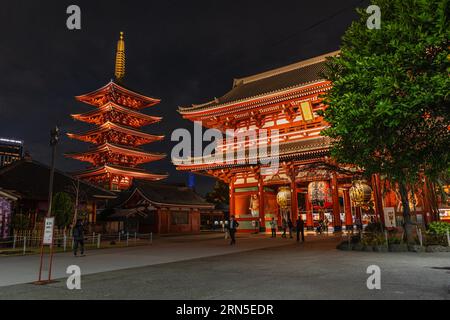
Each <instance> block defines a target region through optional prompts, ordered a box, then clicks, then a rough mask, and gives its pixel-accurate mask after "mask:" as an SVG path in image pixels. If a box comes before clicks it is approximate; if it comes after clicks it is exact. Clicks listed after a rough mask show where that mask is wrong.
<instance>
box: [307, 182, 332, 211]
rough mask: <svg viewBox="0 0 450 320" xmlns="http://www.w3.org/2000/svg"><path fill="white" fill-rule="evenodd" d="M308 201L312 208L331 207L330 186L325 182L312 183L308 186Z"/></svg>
mask: <svg viewBox="0 0 450 320" xmlns="http://www.w3.org/2000/svg"><path fill="white" fill-rule="evenodd" d="M308 197H309V201H310V202H311V204H312V205H313V208H319V209H324V208H329V207H331V206H332V205H333V197H332V195H331V188H330V184H329V183H328V182H326V181H313V182H311V183H310V184H309V185H308Z"/></svg>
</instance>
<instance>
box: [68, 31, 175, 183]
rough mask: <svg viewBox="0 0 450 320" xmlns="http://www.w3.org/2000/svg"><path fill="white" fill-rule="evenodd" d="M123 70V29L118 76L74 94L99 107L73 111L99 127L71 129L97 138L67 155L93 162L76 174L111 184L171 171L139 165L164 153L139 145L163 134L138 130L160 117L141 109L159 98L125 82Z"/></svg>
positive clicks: (87, 139) (83, 136)
mask: <svg viewBox="0 0 450 320" xmlns="http://www.w3.org/2000/svg"><path fill="white" fill-rule="evenodd" d="M124 76H125V44H124V40H123V33H121V35H120V40H119V41H118V45H117V55H116V70H115V80H112V81H111V82H109V83H108V84H107V85H105V86H104V87H102V88H100V89H98V90H96V91H93V92H90V93H87V94H84V95H81V96H77V97H76V99H77V100H78V101H81V102H83V103H86V104H89V105H92V106H94V107H96V109H94V110H92V111H89V112H86V113H83V114H73V115H72V117H73V118H74V119H75V120H79V121H83V122H86V123H90V124H94V125H96V127H95V128H94V129H92V130H89V131H87V132H83V133H78V134H72V133H68V136H69V138H72V139H77V140H80V141H84V142H89V143H92V144H94V146H93V147H92V148H90V149H89V150H87V151H85V152H79V153H69V154H66V156H67V157H70V158H74V159H77V160H80V161H84V162H88V163H90V166H89V167H88V168H86V170H83V171H80V172H77V173H75V176H77V177H79V178H80V179H84V180H88V181H90V182H93V183H96V184H98V185H100V186H102V187H104V188H106V189H109V190H125V189H128V188H129V187H130V186H131V184H132V182H133V179H141V180H150V181H157V180H162V179H165V178H166V177H167V175H160V174H153V173H149V172H147V171H145V170H143V169H141V168H139V167H138V166H139V165H141V164H144V163H148V162H151V161H156V160H160V159H162V158H164V157H165V156H166V155H165V154H160V153H151V152H146V151H144V150H142V149H140V148H139V147H140V146H142V145H145V144H149V143H152V142H155V141H160V140H163V139H164V136H156V135H151V134H147V133H145V132H142V131H141V130H140V129H141V128H142V127H143V126H146V125H150V124H153V123H157V122H159V121H161V119H162V118H160V117H154V116H149V115H146V114H144V113H142V112H141V110H142V109H144V108H148V107H151V106H154V105H156V104H158V103H160V101H161V100H159V99H156V98H151V97H147V96H144V95H142V94H139V93H137V92H134V91H131V90H129V89H127V88H125V87H124V86H123V84H122V80H123V78H124Z"/></svg>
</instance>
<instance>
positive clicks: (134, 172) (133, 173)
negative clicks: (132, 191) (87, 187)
mask: <svg viewBox="0 0 450 320" xmlns="http://www.w3.org/2000/svg"><path fill="white" fill-rule="evenodd" d="M73 174H74V175H75V176H76V177H78V178H80V179H83V178H91V177H92V178H94V177H96V176H105V175H116V176H124V177H132V178H136V179H142V180H152V181H158V180H163V179H166V178H167V176H168V175H167V174H155V173H150V172H147V171H146V170H144V169H140V168H130V167H124V166H119V165H114V164H104V165H101V166H96V167H93V168H89V169H86V170H82V171H79V172H74V173H73Z"/></svg>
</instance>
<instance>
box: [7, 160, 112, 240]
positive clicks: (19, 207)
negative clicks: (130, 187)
mask: <svg viewBox="0 0 450 320" xmlns="http://www.w3.org/2000/svg"><path fill="white" fill-rule="evenodd" d="M49 179H50V167H48V166H46V165H44V164H42V163H40V162H37V161H34V160H32V159H31V158H29V157H26V158H24V159H22V160H19V161H16V162H14V163H12V164H10V165H8V166H6V167H3V168H0V224H1V227H0V230H1V232H2V234H3V235H4V236H5V237H7V236H8V235H11V231H12V230H11V226H10V223H11V221H12V219H13V217H14V215H15V214H22V215H24V216H25V217H26V218H27V220H28V221H29V228H30V229H36V228H40V227H41V225H42V222H43V219H44V217H45V215H46V214H47V210H48V186H49ZM77 189H78V194H79V211H80V212H84V213H85V214H86V217H85V219H86V220H87V221H88V222H89V223H90V224H91V225H93V224H94V223H95V222H96V219H97V213H98V212H100V211H101V210H103V209H104V207H105V206H106V203H107V202H108V201H109V200H112V199H115V198H116V197H117V195H116V194H115V193H113V192H110V191H108V190H105V189H102V188H100V187H98V186H95V185H93V184H90V183H88V182H86V181H80V180H77V179H76V178H74V177H73V176H70V175H68V174H66V173H64V172H62V171H59V170H55V176H54V184H53V194H57V193H58V192H64V193H67V194H68V195H69V196H70V197H71V198H73V199H75V196H76V193H77Z"/></svg>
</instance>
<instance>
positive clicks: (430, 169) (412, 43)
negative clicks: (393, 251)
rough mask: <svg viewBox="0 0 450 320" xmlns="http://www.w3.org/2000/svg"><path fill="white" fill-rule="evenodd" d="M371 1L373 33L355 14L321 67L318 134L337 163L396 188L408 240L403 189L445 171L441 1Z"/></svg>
mask: <svg viewBox="0 0 450 320" xmlns="http://www.w3.org/2000/svg"><path fill="white" fill-rule="evenodd" d="M372 4H374V5H378V6H379V7H380V9H381V28H380V29H369V28H368V27H367V23H366V22H367V20H368V18H369V16H370V14H368V13H366V10H365V9H358V12H359V14H360V19H359V20H357V21H355V22H353V24H352V25H351V26H350V27H349V29H348V30H347V31H346V33H345V35H344V37H343V40H342V46H341V54H340V55H339V56H338V57H334V58H331V59H330V60H329V62H328V72H327V75H326V76H327V78H328V79H329V80H331V81H332V82H333V88H332V89H331V90H330V91H329V92H328V93H327V95H326V97H325V101H326V103H327V104H328V106H329V107H328V109H327V110H326V111H325V112H324V115H325V120H326V121H328V122H329V123H330V128H329V129H327V130H325V131H324V134H325V135H328V136H329V137H331V138H333V141H334V143H333V149H332V155H333V156H334V157H335V158H336V160H338V161H339V162H343V163H353V164H356V165H358V166H360V167H363V168H364V169H365V170H366V172H367V174H371V173H382V174H385V175H387V176H388V177H389V178H390V179H391V180H392V181H395V182H397V183H398V186H399V191H400V195H401V201H402V204H403V211H404V212H403V215H404V221H405V226H406V227H407V228H406V229H407V236H408V240H409V241H410V240H411V233H410V232H408V230H410V228H408V225H410V211H409V207H410V206H409V201H408V186H411V185H412V184H413V183H414V182H415V181H416V179H418V177H419V175H420V174H421V173H425V174H426V175H427V176H428V177H430V178H431V179H435V178H437V177H438V176H440V175H442V174H443V173H447V174H448V170H449V158H450V157H449V150H450V148H449V146H450V135H449V129H450V127H449V125H450V120H449V119H450V117H449V114H450V107H449V89H450V78H449V70H450V69H449V45H450V44H449V35H450V25H449V20H448V19H449V1H448V0H374V1H372Z"/></svg>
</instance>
